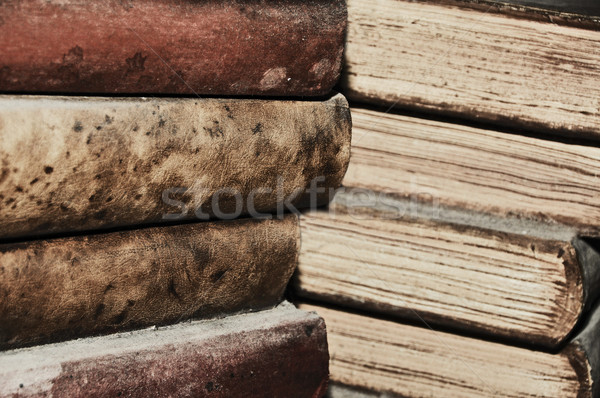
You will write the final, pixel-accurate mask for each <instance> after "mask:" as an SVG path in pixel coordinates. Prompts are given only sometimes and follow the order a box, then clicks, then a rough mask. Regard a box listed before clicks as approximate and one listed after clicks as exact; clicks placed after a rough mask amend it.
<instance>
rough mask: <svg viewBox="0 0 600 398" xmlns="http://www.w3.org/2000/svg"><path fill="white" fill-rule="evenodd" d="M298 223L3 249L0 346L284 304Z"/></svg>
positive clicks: (162, 230)
mask: <svg viewBox="0 0 600 398" xmlns="http://www.w3.org/2000/svg"><path fill="white" fill-rule="evenodd" d="M298 236H299V230H298V224H297V217H296V216H295V215H288V216H286V217H285V218H283V219H282V220H278V219H275V220H257V219H240V220H235V221H218V222H204V223H195V224H188V225H180V226H168V227H157V228H145V229H137V230H131V231H123V232H113V233H104V234H95V235H86V236H78V237H68V238H60V239H48V240H36V241H29V242H20V243H12V244H4V245H0V349H7V348H13V347H19V346H26V345H32V344H42V343H47V342H52V341H59V340H65V339H69V338H76V337H82V336H89V335H94V334H99V333H109V332H116V331H122V330H130V329H133V328H140V327H149V326H153V325H163V324H167V323H173V322H177V321H183V320H188V319H190V318H192V317H208V316H214V315H220V314H228V313H233V312H237V311H244V310H245V311H247V310H256V309H260V308H266V307H270V306H274V305H276V304H277V303H278V302H279V300H280V299H281V296H282V294H283V291H284V289H285V286H286V285H287V283H288V281H289V279H290V277H291V275H292V272H293V271H294V268H295V266H296V253H297V250H298V248H297V241H298Z"/></svg>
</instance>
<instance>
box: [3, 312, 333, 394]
mask: <svg viewBox="0 0 600 398" xmlns="http://www.w3.org/2000/svg"><path fill="white" fill-rule="evenodd" d="M328 359H329V356H328V352H327V339H326V335H325V325H324V323H323V320H322V319H321V318H320V317H319V316H317V315H316V314H311V313H306V312H303V311H300V310H297V309H295V308H294V307H293V306H291V305H290V304H281V305H279V306H278V307H277V308H275V309H272V310H266V311H260V312H256V313H249V314H240V315H233V316H229V317H226V318H221V319H211V320H205V321H193V322H191V323H180V324H178V325H173V326H168V327H161V328H158V329H154V328H152V329H145V330H139V331H135V332H128V333H119V334H114V335H110V336H102V337H94V338H87V339H79V340H74V341H68V342H64V343H57V344H49V345H44V346H38V347H32V348H25V349H19V350H13V351H6V352H2V353H0V396H2V397H12V396H16V395H18V396H21V397H29V396H42V395H60V396H80V395H85V396H127V397H147V396H195V397H205V396H211V397H212V396H218V397H234V396H268V397H321V396H322V395H323V393H324V392H325V389H326V387H327V378H328V363H327V362H328Z"/></svg>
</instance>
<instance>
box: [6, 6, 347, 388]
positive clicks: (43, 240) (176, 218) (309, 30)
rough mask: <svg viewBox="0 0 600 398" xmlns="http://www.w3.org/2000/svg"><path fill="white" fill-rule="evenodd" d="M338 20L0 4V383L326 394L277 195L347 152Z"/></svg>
mask: <svg viewBox="0 0 600 398" xmlns="http://www.w3.org/2000/svg"><path fill="white" fill-rule="evenodd" d="M345 27H346V8H345V4H344V2H343V1H341V0H314V1H312V0H311V1H300V0H290V1H281V2H256V1H244V0H242V1H238V0H235V1H234V0H231V1H229V0H225V1H207V2H197V1H173V0H156V1H145V2H131V1H127V0H126V1H120V0H108V1H107V0H102V1H100V0H98V1H96V0H94V1H89V0H73V1H67V2H64V1H58V0H15V1H8V2H2V4H0V55H1V56H0V90H1V91H2V93H3V94H2V95H1V96H0V162H1V164H0V201H1V206H0V239H1V244H0V349H1V350H2V352H0V396H60V397H64V396H139V397H148V396H203V395H211V396H212V395H217V396H223V397H225V396H240V397H242V396H243V397H246V396H269V397H274V396H278V397H309V396H321V395H322V394H324V392H325V389H326V386H327V376H328V360H329V356H328V351H327V341H326V336H325V327H324V323H323V320H322V319H321V318H320V317H319V316H317V315H315V314H314V313H307V312H304V311H300V310H298V309H296V308H295V307H293V306H291V305H290V304H288V303H285V302H283V303H282V302H281V299H282V294H283V292H284V289H285V286H286V285H287V282H288V280H289V278H290V277H291V275H292V273H293V271H294V268H295V265H296V260H297V248H298V235H299V227H298V222H297V216H296V215H295V214H291V213H293V212H294V211H295V209H296V208H297V207H298V208H299V207H303V206H308V205H312V206H317V205H322V204H324V203H326V202H327V201H328V200H329V191H330V189H333V188H335V187H337V186H338V185H339V183H340V182H341V180H342V178H343V175H344V172H345V171H346V167H347V163H348V159H349V154H350V114H349V108H348V105H347V103H346V101H345V99H344V98H343V97H342V96H341V95H336V94H331V88H332V86H333V85H334V84H335V82H336V80H337V78H338V76H339V72H340V68H341V60H342V53H343V44H344V42H343V40H344V34H345ZM117 95H118V97H117ZM154 95H157V97H154ZM207 95H210V96H211V97H210V98H207V97H206V96H207ZM226 96H229V98H226ZM231 96H239V97H240V98H237V99H235V98H234V99H232V98H231ZM259 96H263V97H268V98H270V99H267V98H265V99H260V98H257V97H259ZM282 96H285V97H286V98H285V99H281V98H280V99H273V98H274V97H282ZM294 97H296V98H294ZM300 97H302V98H300ZM308 97H313V98H312V99H311V98H308ZM111 333H113V334H111Z"/></svg>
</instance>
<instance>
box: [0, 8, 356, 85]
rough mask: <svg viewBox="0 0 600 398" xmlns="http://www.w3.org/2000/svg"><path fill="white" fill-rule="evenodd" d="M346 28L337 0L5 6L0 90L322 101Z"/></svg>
mask: <svg viewBox="0 0 600 398" xmlns="http://www.w3.org/2000/svg"><path fill="white" fill-rule="evenodd" d="M345 30H346V5H345V3H344V1H342V0H309V1H306V0H283V1H253V0H241V1H240V0H226V1H221V0H209V1H191V0H183V1H179V0H150V1H131V0H124V1H121V0H93V1H88V0H51V1H47V0H8V1H3V2H2V7H0V49H1V50H0V90H2V91H12V92H62V93H130V94H131V93H138V94H140V93H161V94H200V95H202V94H208V95H270V96H279V95H324V94H326V93H328V92H329V91H330V90H331V88H332V87H333V85H334V84H335V83H336V81H337V79H338V77H339V74H340V69H341V60H342V52H343V48H344V35H345Z"/></svg>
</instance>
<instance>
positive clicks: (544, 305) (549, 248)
mask: <svg viewBox="0 0 600 398" xmlns="http://www.w3.org/2000/svg"><path fill="white" fill-rule="evenodd" d="M412 205H413V204H411V203H410V201H406V200H405V201H402V200H398V199H394V198H393V197H386V196H384V195H380V196H378V197H375V196H374V197H372V198H371V199H370V200H369V198H367V197H366V195H365V193H364V192H361V190H359V189H355V190H350V189H349V190H347V191H345V192H344V191H340V192H338V193H337V194H336V196H335V198H334V200H333V201H332V202H331V203H330V205H329V209H328V210H313V211H307V212H305V213H304V214H303V215H302V217H301V222H300V225H301V234H300V237H301V245H300V249H299V256H298V269H297V271H296V277H295V278H294V283H293V286H294V289H295V292H296V293H297V294H298V295H299V296H301V297H306V298H310V299H314V300H318V301H321V302H326V303H331V304H334V305H344V306H347V307H350V308H358V309H361V310H366V311H371V312H372V313H381V314H386V315H390V316H393V317H394V318H395V319H411V320H413V321H426V322H427V323H429V324H431V325H433V326H436V327H437V326H440V325H441V326H444V327H449V328H453V329H459V330H462V331H466V332H469V333H479V334H485V335H487V336H493V337H501V338H504V339H505V340H507V341H512V342H519V343H521V344H535V345H537V346H545V347H549V348H555V347H557V346H558V345H560V344H561V343H562V342H563V341H564V340H565V339H566V338H567V337H568V336H569V335H570V334H571V332H572V331H573V329H574V328H575V326H576V324H577V323H578V322H579V321H580V319H581V318H582V317H583V314H584V313H585V312H586V311H587V310H589V308H590V307H591V305H592V304H593V302H594V300H595V299H596V297H597V296H598V293H599V292H598V289H597V286H598V284H599V283H600V273H599V272H598V270H599V269H600V254H599V253H598V245H597V244H594V243H593V242H589V241H586V240H585V239H582V238H579V237H577V236H576V235H573V233H572V231H569V230H560V229H553V228H552V226H548V225H546V224H543V223H539V224H535V223H531V222H527V221H523V220H521V221H518V222H517V221H512V222H511V221H510V220H506V219H498V218H494V217H491V216H486V215H482V214H473V213H470V212H466V211H465V212H462V213H461V212H459V211H457V210H450V209H445V208H438V207H434V206H431V205H421V206H420V207H419V208H418V209H412V210H411V206H412ZM399 209H400V210H401V212H399V211H398V210H399Z"/></svg>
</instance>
